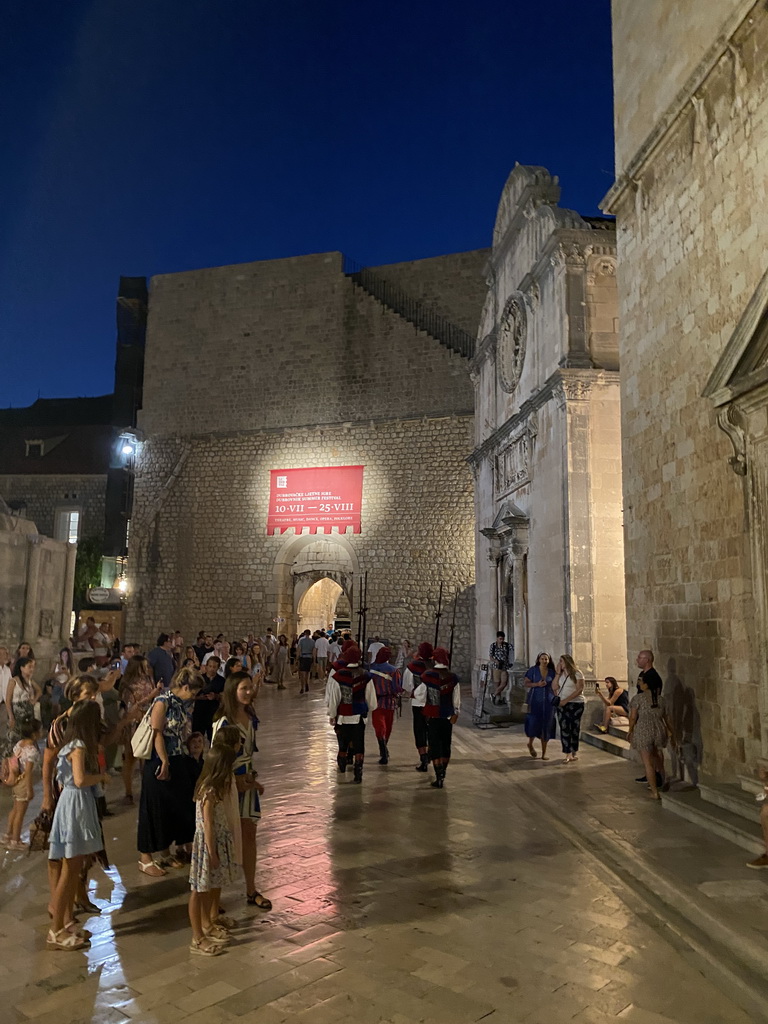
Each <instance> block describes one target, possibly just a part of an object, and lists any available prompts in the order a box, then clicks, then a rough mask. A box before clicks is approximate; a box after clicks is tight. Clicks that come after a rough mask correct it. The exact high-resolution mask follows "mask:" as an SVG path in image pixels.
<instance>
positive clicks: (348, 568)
mask: <svg viewBox="0 0 768 1024" xmlns="http://www.w3.org/2000/svg"><path fill="white" fill-rule="evenodd" d="M359 585H360V568H359V564H358V561H357V555H356V553H355V550H354V548H353V547H352V544H351V542H350V541H349V540H347V538H346V537H344V536H342V535H340V534H331V535H325V536H323V535H316V534H303V535H301V536H299V537H295V536H291V537H288V538H287V539H286V540H285V542H284V544H283V546H282V547H281V549H280V551H279V552H278V555H277V558H276V559H275V574H274V600H275V606H276V608H277V616H278V618H279V619H280V621H281V625H280V631H281V632H283V633H294V632H298V633H300V632H301V631H302V630H304V629H312V630H314V629H318V628H320V627H321V626H324V627H326V626H327V625H328V624H329V623H330V622H332V621H333V618H334V616H335V617H336V618H351V616H352V611H353V606H354V605H355V604H356V600H355V590H356V588H358V587H359ZM329 616H330V617H329ZM316 620H317V621H316ZM323 620H325V621H323Z"/></svg>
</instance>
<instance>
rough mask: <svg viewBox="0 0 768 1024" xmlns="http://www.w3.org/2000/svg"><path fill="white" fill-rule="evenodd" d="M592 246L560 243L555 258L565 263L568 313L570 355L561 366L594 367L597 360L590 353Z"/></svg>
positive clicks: (558, 263) (566, 307)
mask: <svg viewBox="0 0 768 1024" xmlns="http://www.w3.org/2000/svg"><path fill="white" fill-rule="evenodd" d="M591 251H592V250H591V248H590V247H586V248H585V247H584V246H582V245H580V244H579V243H578V242H567V243H564V244H561V245H559V246H558V248H557V250H556V252H555V254H554V257H553V262H554V263H555V264H556V265H560V266H563V267H565V311H566V314H567V316H568V337H567V345H568V347H567V355H566V356H565V357H564V359H562V360H561V364H560V365H561V366H565V367H575V368H578V369H590V368H591V367H592V366H593V365H594V364H593V362H592V358H591V356H590V354H589V338H588V336H587V322H586V311H587V290H586V266H587V255H588V254H589V253H590V252H591Z"/></svg>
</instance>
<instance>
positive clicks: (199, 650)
mask: <svg viewBox="0 0 768 1024" xmlns="http://www.w3.org/2000/svg"><path fill="white" fill-rule="evenodd" d="M212 650H213V637H212V636H211V634H210V633H204V634H203V636H201V637H198V640H197V643H196V644H195V654H196V655H197V660H198V661H199V662H200V664H201V665H202V664H203V658H204V657H205V656H206V654H210V653H211V651H212Z"/></svg>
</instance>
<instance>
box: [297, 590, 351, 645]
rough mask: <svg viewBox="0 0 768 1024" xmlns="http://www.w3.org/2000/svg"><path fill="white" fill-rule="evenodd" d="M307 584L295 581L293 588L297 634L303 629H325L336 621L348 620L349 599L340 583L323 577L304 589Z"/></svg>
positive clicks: (349, 611)
mask: <svg viewBox="0 0 768 1024" xmlns="http://www.w3.org/2000/svg"><path fill="white" fill-rule="evenodd" d="M307 582H308V581H307V580H301V582H299V580H298V579H297V582H296V587H295V595H296V598H297V604H296V621H297V623H298V627H299V632H301V630H303V629H311V630H313V631H314V630H315V629H327V628H329V627H331V626H333V624H334V623H335V622H336V620H337V619H344V620H347V621H348V620H349V618H350V614H351V609H350V606H349V597H348V595H347V593H346V591H345V589H344V587H343V586H342V585H341V584H340V583H337V582H336V580H334V579H331V577H330V576H323V577H322V578H321V579H319V580H317V581H316V582H314V583H310V584H309V586H308V587H307V588H306V589H304V588H305V587H306V584H307ZM302 591H303V593H302Z"/></svg>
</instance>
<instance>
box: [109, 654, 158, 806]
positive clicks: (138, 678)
mask: <svg viewBox="0 0 768 1024" xmlns="http://www.w3.org/2000/svg"><path fill="white" fill-rule="evenodd" d="M162 690H163V686H162V683H157V684H155V681H154V677H153V674H152V669H151V667H150V664H149V662H148V661H147V659H146V658H145V657H144V656H143V655H140V654H135V655H134V656H133V657H132V658H129V659H128V664H127V665H126V668H125V672H124V673H123V678H122V680H121V682H120V696H121V697H122V700H123V704H124V705H125V719H124V721H125V722H126V725H125V731H124V733H123V768H122V774H123V786H124V787H125V796H124V797H123V803H126V804H132V803H133V769H134V765H135V764H136V761H137V758H136V756H135V755H134V753H133V747H132V745H131V739H132V738H133V734H134V732H135V731H136V723H137V722H138V721H139V720H140V719H141V718H142V717H143V715H144V714H145V713H146V712H147V710H148V709H149V705H150V704H151V703H152V701H153V700H154V699H155V697H157V695H158V694H160V693H162Z"/></svg>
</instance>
